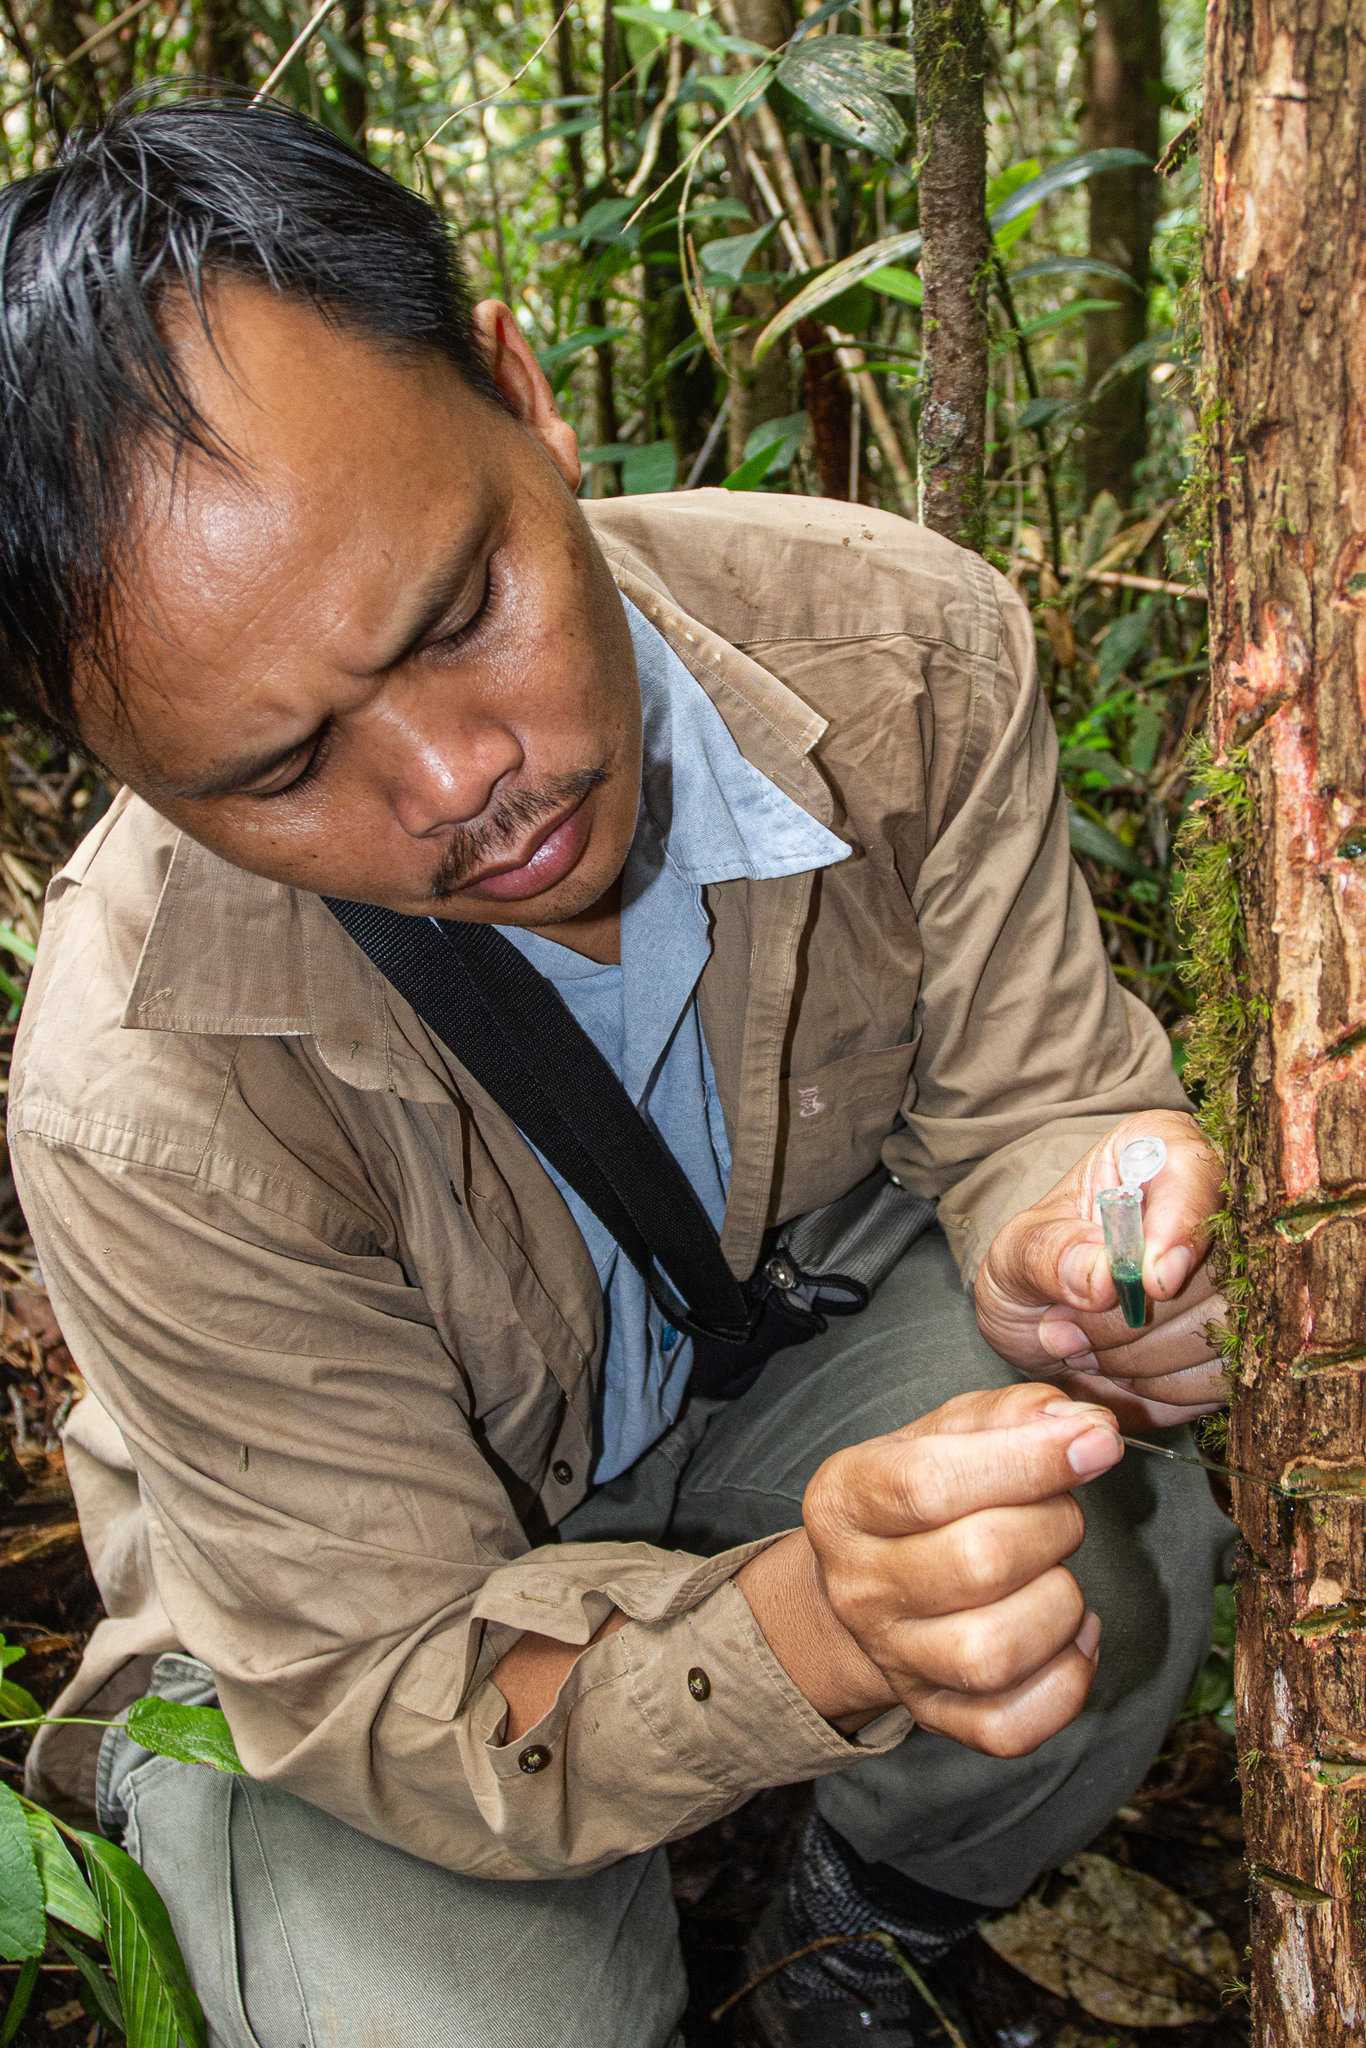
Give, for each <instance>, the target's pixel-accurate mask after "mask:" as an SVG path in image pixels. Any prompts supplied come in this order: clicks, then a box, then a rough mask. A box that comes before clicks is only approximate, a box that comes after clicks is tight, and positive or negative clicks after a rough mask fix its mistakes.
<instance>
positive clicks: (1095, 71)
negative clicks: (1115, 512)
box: [1082, 0, 1162, 505]
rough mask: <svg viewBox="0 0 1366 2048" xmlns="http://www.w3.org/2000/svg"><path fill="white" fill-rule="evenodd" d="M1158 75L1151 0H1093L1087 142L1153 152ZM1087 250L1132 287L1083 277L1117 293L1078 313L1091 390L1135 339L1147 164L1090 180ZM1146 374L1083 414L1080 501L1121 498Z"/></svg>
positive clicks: (1156, 21) (1143, 301) (1138, 440)
mask: <svg viewBox="0 0 1366 2048" xmlns="http://www.w3.org/2000/svg"><path fill="white" fill-rule="evenodd" d="M1161 81H1162V15H1161V10H1160V7H1159V0H1096V25H1095V28H1094V29H1093V30H1092V32H1091V36H1090V40H1089V41H1088V43H1087V46H1086V65H1085V74H1084V80H1083V85H1082V91H1083V93H1084V95H1085V99H1086V118H1085V121H1084V123H1083V127H1082V137H1083V141H1084V144H1085V147H1086V148H1087V149H1141V150H1142V151H1143V153H1144V155H1145V156H1146V157H1148V158H1149V159H1150V160H1151V159H1153V158H1155V157H1156V155H1157V153H1158V149H1159V147H1160V145H1161V140H1162V108H1161V105H1160V103H1159V101H1158V98H1157V96H1156V94H1155V92H1154V91H1153V90H1152V89H1151V88H1154V87H1156V86H1159V85H1160V84H1161ZM1088 189H1089V191H1090V194H1091V254H1092V255H1093V256H1098V257H1099V258H1100V259H1101V261H1102V262H1104V263H1117V264H1118V265H1119V267H1120V269H1121V270H1127V271H1128V273H1129V275H1130V277H1132V279H1133V281H1134V283H1135V284H1136V285H1137V286H1138V290H1137V291H1136V292H1131V291H1126V290H1125V288H1124V286H1123V285H1120V284H1116V285H1115V286H1114V287H1113V288H1112V287H1111V285H1110V283H1109V282H1108V281H1107V280H1106V279H1104V278H1093V279H1091V280H1090V284H1091V291H1090V296H1091V297H1092V298H1098V299H1117V300H1118V301H1119V303H1118V304H1117V305H1116V306H1115V308H1114V310H1113V311H1112V312H1109V313H1088V314H1087V316H1086V381H1087V385H1088V388H1089V389H1091V390H1093V391H1094V389H1095V387H1096V385H1097V384H1098V383H1099V382H1100V380H1101V378H1102V377H1104V376H1105V374H1106V372H1107V371H1108V370H1110V369H1112V368H1113V366H1114V365H1115V364H1116V363H1117V362H1118V361H1119V360H1120V358H1121V356H1125V355H1127V354H1128V352H1129V350H1130V349H1131V348H1137V346H1138V344H1139V342H1141V341H1142V339H1143V333H1144V329H1145V327H1146V325H1147V316H1148V297H1147V294H1148V258H1149V253H1150V251H1151V249H1152V240H1153V221H1154V218H1155V216H1156V213H1157V186H1156V181H1155V179H1154V177H1153V174H1152V172H1151V171H1144V170H1140V169H1139V168H1138V167H1137V166H1136V165H1135V166H1134V167H1133V168H1132V169H1130V170H1125V171H1106V173H1105V174H1104V176H1103V177H1099V178H1093V179H1092V180H1091V183H1090V186H1089V188H1088ZM1147 426H1148V378H1147V373H1146V371H1144V370H1134V371H1131V372H1130V373H1129V374H1128V375H1127V376H1124V377H1119V378H1116V380H1115V381H1114V382H1113V383H1112V384H1110V385H1108V386H1107V387H1106V389H1105V390H1104V391H1103V392H1102V393H1101V395H1100V397H1099V398H1098V399H1097V400H1096V402H1095V404H1094V405H1093V406H1092V407H1091V410H1090V412H1089V413H1088V415H1087V420H1086V436H1085V444H1084V445H1085V457H1086V496H1087V501H1088V503H1089V501H1090V500H1091V499H1092V498H1095V497H1098V496H1099V494H1100V493H1101V492H1102V491H1111V492H1113V494H1114V496H1115V497H1116V498H1118V500H1119V502H1120V504H1121V505H1127V504H1128V502H1129V500H1130V498H1131V497H1132V495H1133V487H1134V465H1135V463H1138V462H1141V461H1142V460H1143V455H1144V450H1145V447H1146V443H1147Z"/></svg>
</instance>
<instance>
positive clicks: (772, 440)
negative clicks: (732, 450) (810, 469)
mask: <svg viewBox="0 0 1366 2048" xmlns="http://www.w3.org/2000/svg"><path fill="white" fill-rule="evenodd" d="M807 426H808V420H807V416H806V414H805V413H804V412H794V413H789V414H788V415H787V417H786V418H785V419H780V420H761V421H760V423H759V425H758V426H757V427H756V428H755V429H754V431H753V433H752V434H751V435H750V436H749V438H748V440H747V441H746V442H745V461H746V462H748V461H749V459H750V457H751V456H754V455H757V454H758V453H759V450H760V449H761V448H771V449H772V450H773V460H772V462H771V463H770V464H769V469H770V470H773V471H777V470H780V469H790V468H791V467H792V460H793V457H794V456H795V455H796V453H797V450H798V449H799V448H800V447H801V445H802V442H803V441H804V440H805V438H806V429H807Z"/></svg>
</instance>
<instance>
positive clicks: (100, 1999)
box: [52, 1923, 128, 2034]
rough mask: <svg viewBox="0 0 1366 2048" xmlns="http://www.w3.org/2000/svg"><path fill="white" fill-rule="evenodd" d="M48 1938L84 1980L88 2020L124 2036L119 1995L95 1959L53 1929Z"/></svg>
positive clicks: (125, 2031)
mask: <svg viewBox="0 0 1366 2048" xmlns="http://www.w3.org/2000/svg"><path fill="white" fill-rule="evenodd" d="M101 1933H103V1923H101ZM52 1938H53V1940H54V1941H55V1942H56V1944H57V1946H58V1948H59V1949H61V1950H62V1951H63V1952H64V1953H65V1954H66V1955H68V1956H70V1958H71V1960H72V1962H73V1963H74V1964H75V1965H76V1968H77V1969H78V1970H79V1971H80V1973H81V1975H82V1977H83V1978H84V1979H85V1986H86V1990H87V1991H88V1992H89V1994H90V1997H89V2000H88V2001H87V2003H86V2011H87V2012H89V2013H90V2017H91V2018H92V2019H98V2020H100V2021H101V2023H102V2024H103V2025H104V2026H106V2027H109V2028H111V2029H112V2031H113V2032H114V2033H116V2034H126V2033H127V2031H128V2029H127V2027H126V2026H125V2025H124V2019H123V2007H122V2005H121V2004H120V2003H119V1994H118V1992H117V1991H116V1990H115V1988H114V1986H113V1985H112V1984H111V1983H110V1981H109V1979H108V1978H107V1977H106V1976H105V1974H104V1971H103V1970H102V1969H101V1968H100V1966H99V1964H98V1963H97V1962H96V1961H95V1958H94V1957H93V1956H88V1955H87V1954H86V1952H85V1950H84V1949H83V1948H77V1946H76V1944H75V1942H74V1941H68V1940H67V1938H66V1936H65V1935H64V1934H59V1933H58V1932H57V1930H56V1928H54V1929H53V1931H52ZM92 2005H93V2007H94V2011H93V2012H92V2011H91V2006H92Z"/></svg>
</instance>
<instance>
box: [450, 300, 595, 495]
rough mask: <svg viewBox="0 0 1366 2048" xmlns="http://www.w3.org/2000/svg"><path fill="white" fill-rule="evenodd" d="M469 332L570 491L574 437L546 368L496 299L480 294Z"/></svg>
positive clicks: (574, 481)
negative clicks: (551, 387)
mask: <svg viewBox="0 0 1366 2048" xmlns="http://www.w3.org/2000/svg"><path fill="white" fill-rule="evenodd" d="M471 317H472V319H473V322H474V331H475V334H476V335H477V337H478V339H479V342H480V345H481V347H482V348H483V351H484V360H485V361H486V362H487V364H488V366H489V369H490V371H491V372H492V375H493V381H494V383H495V384H496V385H497V386H498V389H499V390H500V391H501V392H502V394H503V396H504V398H505V399H506V400H507V402H508V404H509V405H510V406H511V407H512V410H513V411H514V412H515V413H516V415H517V417H518V419H519V420H520V421H521V422H522V425H523V426H524V427H527V428H529V429H530V431H531V432H532V433H533V434H534V435H535V436H536V439H537V440H538V441H539V442H540V444H541V446H542V447H543V448H544V450H545V452H546V454H547V455H548V456H549V457H550V459H551V461H552V462H553V463H554V465H555V467H556V469H558V471H559V472H560V475H561V476H562V477H563V478H564V480H565V482H566V483H567V484H568V486H569V488H570V490H571V491H577V489H578V488H579V482H580V479H581V478H582V476H583V467H582V465H581V463H580V461H579V438H578V435H577V434H576V433H575V432H574V429H573V428H572V427H571V426H570V424H569V422H568V421H567V420H562V419H561V418H560V415H559V413H558V411H557V410H556V407H555V399H554V396H553V394H552V392H551V389H550V386H549V384H548V383H547V382H546V375H545V371H544V370H543V369H542V368H541V366H540V364H539V363H538V362H537V360H536V358H535V356H534V355H533V354H532V353H531V350H530V348H529V347H528V346H527V342H526V337H525V335H524V334H523V333H522V330H521V328H520V327H519V326H518V325H517V322H516V320H515V319H514V318H513V316H512V313H511V311H510V310H509V308H508V307H506V306H505V305H504V304H503V302H502V300H501V299H481V300H480V302H479V304H478V305H477V306H476V307H475V309H474V312H473V314H472V316H471Z"/></svg>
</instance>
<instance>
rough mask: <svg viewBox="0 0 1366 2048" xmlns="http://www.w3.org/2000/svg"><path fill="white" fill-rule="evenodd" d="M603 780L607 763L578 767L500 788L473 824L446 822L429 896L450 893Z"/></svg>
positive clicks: (502, 856)
mask: <svg viewBox="0 0 1366 2048" xmlns="http://www.w3.org/2000/svg"><path fill="white" fill-rule="evenodd" d="M606 780H607V770H606V768H601V767H599V768H580V769H578V770H576V772H575V773H574V774H572V775H557V776H555V777H554V779H553V780H551V781H549V782H542V783H540V784H539V785H537V786H536V787H534V788H530V789H521V788H517V787H515V786H514V787H513V788H511V789H504V790H500V791H499V792H498V794H497V796H495V798H494V800H493V804H492V807H491V808H490V811H489V814H488V816H487V818H484V819H482V820H481V821H480V823H479V824H477V825H453V826H452V827H451V838H450V844H449V845H448V846H447V848H446V850H445V852H444V853H443V854H442V856H441V859H440V862H439V863H438V865H437V868H436V872H435V873H434V874H433V876H432V883H431V897H432V901H433V902H439V901H440V900H441V898H442V897H445V896H451V895H453V894H454V893H455V891H456V890H457V889H461V888H463V887H464V886H465V884H466V883H467V882H468V881H470V880H471V878H472V877H473V876H475V875H477V874H478V872H479V870H480V869H481V868H483V867H486V866H487V865H488V864H489V862H491V861H498V860H503V859H505V858H506V856H507V854H508V853H509V852H510V851H511V850H512V847H513V845H514V844H515V842H516V841H517V840H518V839H519V838H521V837H522V836H523V834H525V833H526V832H527V831H534V830H535V828H536V827H537V826H538V825H540V824H543V823H544V822H545V820H546V819H547V818H553V817H554V815H555V813H556V812H557V811H564V810H566V809H567V807H569V806H571V805H577V804H580V803H582V802H583V799H584V798H585V797H586V796H587V795H588V794H589V793H590V791H592V790H595V789H597V788H598V787H599V785H600V784H602V783H604V782H606Z"/></svg>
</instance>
